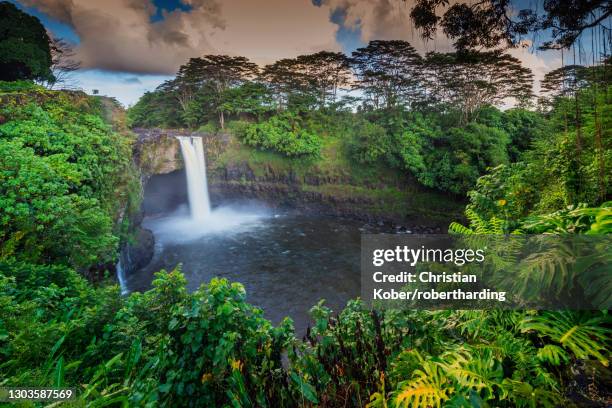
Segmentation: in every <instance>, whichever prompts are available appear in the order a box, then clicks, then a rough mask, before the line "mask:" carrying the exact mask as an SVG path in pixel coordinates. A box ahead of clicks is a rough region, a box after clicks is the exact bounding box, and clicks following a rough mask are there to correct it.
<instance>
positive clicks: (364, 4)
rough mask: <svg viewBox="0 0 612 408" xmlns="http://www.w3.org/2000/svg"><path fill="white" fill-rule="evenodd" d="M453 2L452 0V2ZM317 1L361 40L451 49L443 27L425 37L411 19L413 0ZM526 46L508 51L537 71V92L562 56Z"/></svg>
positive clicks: (427, 49) (423, 48)
mask: <svg viewBox="0 0 612 408" xmlns="http://www.w3.org/2000/svg"><path fill="white" fill-rule="evenodd" d="M452 3H454V1H453V0H451V1H450V3H449V4H452ZM317 4H320V5H321V6H326V7H328V8H329V9H330V10H331V11H332V13H335V14H336V15H341V16H342V17H343V21H342V22H341V23H342V25H343V26H344V27H346V28H349V29H351V30H355V31H357V32H360V33H361V41H362V42H363V43H368V42H369V41H371V40H396V39H401V40H405V41H408V42H410V43H411V44H412V45H413V46H414V47H415V48H416V49H417V50H418V51H419V52H421V53H422V54H424V53H426V52H428V51H438V52H452V51H453V46H452V41H451V40H450V39H448V38H447V37H446V36H445V35H444V33H443V31H442V30H441V29H439V30H437V31H436V34H435V36H434V38H433V39H432V40H428V41H427V40H423V39H422V37H421V35H420V32H419V30H417V29H416V28H414V25H413V23H412V21H411V20H410V12H411V11H412V9H413V7H414V4H415V2H414V0H405V1H397V0H317ZM523 45H524V47H518V48H513V49H509V50H508V51H507V52H508V53H509V54H510V55H512V56H514V57H516V58H518V59H520V60H521V62H522V63H523V65H524V66H525V67H527V68H530V69H531V70H532V71H533V74H534V91H535V92H536V93H537V92H539V89H540V81H541V80H542V79H543V78H544V74H546V72H548V71H550V70H552V69H555V68H558V67H559V66H561V58H560V55H559V53H558V52H556V51H547V52H540V53H536V52H534V51H535V50H534V47H533V46H532V44H531V43H530V42H528V41H524V42H523Z"/></svg>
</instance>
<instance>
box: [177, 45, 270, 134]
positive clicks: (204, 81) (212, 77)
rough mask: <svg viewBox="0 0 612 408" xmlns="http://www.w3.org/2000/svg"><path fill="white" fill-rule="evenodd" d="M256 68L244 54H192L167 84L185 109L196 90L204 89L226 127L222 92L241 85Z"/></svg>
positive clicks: (253, 73)
mask: <svg viewBox="0 0 612 408" xmlns="http://www.w3.org/2000/svg"><path fill="white" fill-rule="evenodd" d="M258 71H259V68H258V67H257V65H256V64H254V63H252V62H250V61H249V60H248V59H247V58H245V57H231V56H228V55H205V56H203V57H201V58H191V59H190V60H189V62H188V63H187V64H185V65H183V66H181V67H180V69H179V72H178V74H177V76H176V78H175V79H174V80H172V81H169V82H168V83H167V84H166V88H167V89H168V90H169V91H172V92H174V94H175V95H176V98H177V100H178V101H179V103H180V104H181V107H182V108H183V110H184V111H188V109H189V108H190V104H191V103H192V102H193V101H194V100H195V97H196V94H197V93H202V92H204V93H206V94H207V95H208V98H207V100H208V101H209V102H211V103H212V106H213V109H214V110H215V111H216V113H217V114H218V117H219V125H220V126H221V128H222V129H224V128H225V110H224V108H223V106H224V100H223V98H224V96H225V95H226V91H227V90H228V89H231V88H234V87H238V86H241V85H242V84H244V83H245V82H247V81H249V80H252V79H254V78H255V77H256V76H257V73H258Z"/></svg>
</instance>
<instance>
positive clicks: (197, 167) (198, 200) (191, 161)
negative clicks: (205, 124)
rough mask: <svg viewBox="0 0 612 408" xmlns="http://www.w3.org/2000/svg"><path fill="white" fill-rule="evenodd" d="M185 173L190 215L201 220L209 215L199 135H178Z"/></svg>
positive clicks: (206, 181)
mask: <svg viewBox="0 0 612 408" xmlns="http://www.w3.org/2000/svg"><path fill="white" fill-rule="evenodd" d="M177 138H178V140H179V143H180V144H181V152H182V153H183V161H184V162H185V172H186V173H187V192H188V194H189V208H190V210H191V217H192V218H193V219H195V220H203V219H205V218H206V217H208V215H210V200H209V199H208V180H207V179H206V160H205V158H204V147H203V144H202V138H201V137H190V136H178V137H177Z"/></svg>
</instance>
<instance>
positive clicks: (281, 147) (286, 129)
mask: <svg viewBox="0 0 612 408" xmlns="http://www.w3.org/2000/svg"><path fill="white" fill-rule="evenodd" d="M240 136H241V138H242V140H243V141H244V143H246V144H247V145H250V146H256V147H259V148H261V149H264V150H272V151H276V152H279V153H282V154H284V155H286V156H290V157H291V156H318V155H319V151H320V149H321V139H320V138H319V137H318V136H316V135H314V134H311V133H309V132H308V131H306V130H305V129H303V128H301V126H300V123H299V119H298V118H297V117H296V116H294V115H291V114H284V115H282V116H281V115H277V116H273V117H271V118H270V119H269V120H268V121H266V122H263V123H258V124H253V125H250V126H248V127H247V128H246V129H244V133H243V134H242V135H240Z"/></svg>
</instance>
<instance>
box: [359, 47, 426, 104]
mask: <svg viewBox="0 0 612 408" xmlns="http://www.w3.org/2000/svg"><path fill="white" fill-rule="evenodd" d="M350 61H351V67H352V69H353V71H354V73H355V76H356V77H357V81H356V83H355V86H354V87H355V88H356V89H359V90H361V91H363V93H364V95H365V97H366V98H367V99H368V100H369V102H371V103H372V104H373V105H374V107H375V108H377V109H378V108H381V107H385V108H391V107H395V106H399V105H405V104H410V103H411V102H415V101H416V100H417V99H418V98H420V95H421V91H422V89H420V84H421V82H420V77H421V74H420V71H421V67H422V58H421V56H420V55H419V54H418V53H417V51H416V50H415V49H414V47H413V46H412V45H410V43H408V42H406V41H400V40H395V41H382V40H376V41H371V42H370V43H369V44H368V45H367V46H366V47H363V48H358V49H357V50H355V51H354V52H353V54H352V57H351V60H350Z"/></svg>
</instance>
